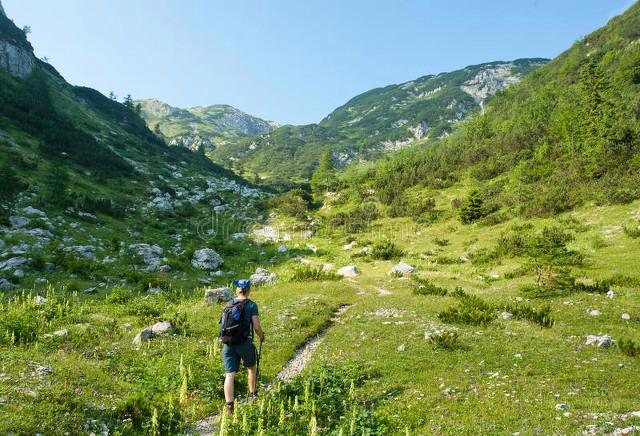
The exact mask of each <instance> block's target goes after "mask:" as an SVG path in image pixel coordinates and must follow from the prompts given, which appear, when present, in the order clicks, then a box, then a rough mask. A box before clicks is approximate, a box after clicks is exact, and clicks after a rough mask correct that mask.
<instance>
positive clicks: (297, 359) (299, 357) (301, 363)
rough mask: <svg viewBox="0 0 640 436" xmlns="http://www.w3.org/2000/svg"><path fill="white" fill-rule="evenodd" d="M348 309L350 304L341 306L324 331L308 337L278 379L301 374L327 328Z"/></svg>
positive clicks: (285, 379) (286, 379)
mask: <svg viewBox="0 0 640 436" xmlns="http://www.w3.org/2000/svg"><path fill="white" fill-rule="evenodd" d="M347 309H349V306H346V305H345V306H340V307H339V308H338V309H337V310H336V311H335V312H334V313H333V316H332V317H331V319H330V322H329V323H328V324H327V326H326V327H325V328H324V329H322V331H321V332H320V333H318V335H317V336H314V337H313V338H310V339H308V340H307V342H306V343H305V345H303V346H302V347H300V348H298V349H297V350H296V351H295V353H293V357H292V358H291V359H289V362H287V365H286V366H285V367H284V368H283V369H282V370H281V371H280V372H279V373H278V375H277V376H276V380H282V381H288V380H291V379H292V378H293V377H295V376H297V375H298V374H300V373H301V372H302V371H303V370H304V369H305V368H306V366H307V364H308V363H309V360H311V357H312V356H313V353H314V352H315V351H316V348H318V345H320V342H321V341H322V339H323V338H324V335H325V334H326V333H327V330H329V328H331V326H332V325H333V323H334V322H336V320H337V319H338V318H339V317H340V315H342V314H343V313H345V312H346V311H347Z"/></svg>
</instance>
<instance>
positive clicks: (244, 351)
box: [220, 280, 264, 413]
mask: <svg viewBox="0 0 640 436" xmlns="http://www.w3.org/2000/svg"><path fill="white" fill-rule="evenodd" d="M233 286H235V287H236V295H237V297H236V298H234V299H233V300H232V301H230V302H229V303H228V304H227V306H226V307H225V308H224V310H223V312H222V317H221V318H220V338H221V339H222V342H223V343H224V346H223V347H222V362H223V365H224V371H225V373H226V375H225V379H224V398H225V401H226V403H227V406H226V411H227V412H228V413H233V398H234V381H235V377H236V373H237V372H238V370H239V369H240V359H242V363H243V364H244V366H245V367H246V368H247V371H248V376H249V377H248V379H249V399H250V400H251V401H254V400H255V399H256V397H257V390H256V388H257V382H258V380H257V368H256V363H257V360H258V358H259V356H258V353H257V350H256V347H255V346H254V345H253V335H254V331H255V333H256V334H257V335H258V336H259V337H260V343H261V344H262V342H264V331H262V327H261V326H260V318H259V316H258V305H257V304H256V303H255V302H253V301H251V300H250V299H249V295H250V294H251V281H250V280H235V281H234V282H233Z"/></svg>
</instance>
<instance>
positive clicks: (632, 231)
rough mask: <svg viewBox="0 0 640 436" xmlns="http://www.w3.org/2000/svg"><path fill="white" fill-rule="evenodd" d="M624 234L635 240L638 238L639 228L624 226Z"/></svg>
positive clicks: (639, 234) (636, 226) (639, 236)
mask: <svg viewBox="0 0 640 436" xmlns="http://www.w3.org/2000/svg"><path fill="white" fill-rule="evenodd" d="M623 229H624V234H625V235H627V236H628V237H630V238H633V239H637V238H640V226H638V225H635V226H624V227H623Z"/></svg>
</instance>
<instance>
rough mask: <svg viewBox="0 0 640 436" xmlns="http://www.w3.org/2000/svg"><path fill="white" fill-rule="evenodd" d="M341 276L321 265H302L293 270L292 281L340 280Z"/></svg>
mask: <svg viewBox="0 0 640 436" xmlns="http://www.w3.org/2000/svg"><path fill="white" fill-rule="evenodd" d="M340 278H341V277H340V276H339V275H337V274H336V273H334V272H332V271H324V270H323V269H322V268H321V267H313V266H311V265H301V266H299V267H297V268H295V269H294V270H293V274H292V276H291V281H292V282H306V281H324V280H340Z"/></svg>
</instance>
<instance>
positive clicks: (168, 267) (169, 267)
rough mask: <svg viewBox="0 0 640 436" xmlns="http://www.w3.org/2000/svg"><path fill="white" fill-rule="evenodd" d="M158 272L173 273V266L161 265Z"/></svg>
mask: <svg viewBox="0 0 640 436" xmlns="http://www.w3.org/2000/svg"><path fill="white" fill-rule="evenodd" d="M158 271H160V272H169V271H171V265H160V266H159V267H158Z"/></svg>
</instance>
